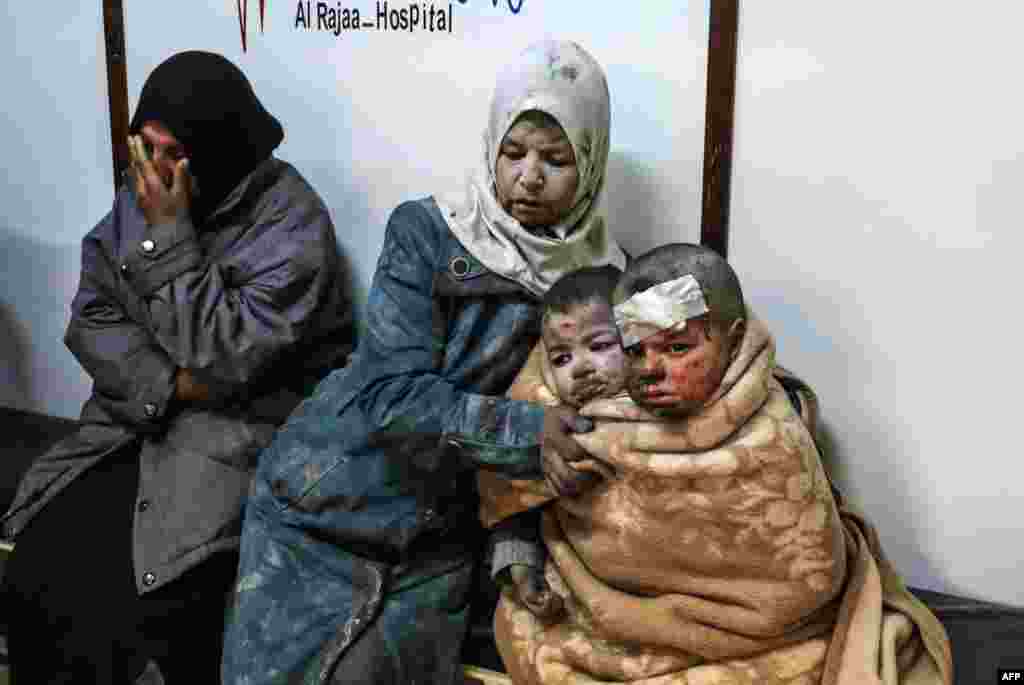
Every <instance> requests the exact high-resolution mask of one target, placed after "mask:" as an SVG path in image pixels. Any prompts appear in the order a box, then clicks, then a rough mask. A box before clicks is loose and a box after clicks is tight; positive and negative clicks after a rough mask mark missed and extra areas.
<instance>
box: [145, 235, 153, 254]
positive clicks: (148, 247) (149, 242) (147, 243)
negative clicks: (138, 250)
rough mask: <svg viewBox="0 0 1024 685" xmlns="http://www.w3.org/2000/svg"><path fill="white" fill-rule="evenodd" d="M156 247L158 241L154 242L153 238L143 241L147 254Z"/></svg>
mask: <svg viewBox="0 0 1024 685" xmlns="http://www.w3.org/2000/svg"><path fill="white" fill-rule="evenodd" d="M155 249H156V243H154V242H153V241H152V240H150V239H148V238H147V239H146V240H143V241H142V251H143V252H145V253H146V254H149V253H150V252H152V251H153V250H155Z"/></svg>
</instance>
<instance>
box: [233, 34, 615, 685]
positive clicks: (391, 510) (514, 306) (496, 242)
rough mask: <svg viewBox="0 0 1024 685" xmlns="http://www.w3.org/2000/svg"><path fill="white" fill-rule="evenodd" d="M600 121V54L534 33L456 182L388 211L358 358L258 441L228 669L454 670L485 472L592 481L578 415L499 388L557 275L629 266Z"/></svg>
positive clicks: (424, 676)
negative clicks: (617, 230)
mask: <svg viewBox="0 0 1024 685" xmlns="http://www.w3.org/2000/svg"><path fill="white" fill-rule="evenodd" d="M609 122H610V115H609V95H608V86H607V82H606V80H605V76H604V73H603V71H602V69H601V67H600V66H599V65H598V64H597V62H596V61H595V60H594V59H593V57H591V56H590V55H589V54H588V53H587V52H585V51H584V50H583V49H582V48H580V47H579V46H578V45H575V44H573V43H569V42H554V41H546V42H543V43H538V44H536V45H534V46H532V47H530V48H529V49H528V50H526V51H525V52H524V53H522V54H521V55H519V56H517V58H516V59H515V60H514V62H513V63H512V64H511V65H509V66H508V67H507V68H506V69H504V70H503V71H502V73H501V74H500V76H499V78H498V83H497V87H496V90H495V95H494V99H493V102H492V105H491V109H490V121H489V123H488V126H487V129H486V131H485V134H484V140H483V149H482V153H481V156H480V161H479V167H478V168H477V169H475V170H474V171H473V173H472V174H471V176H470V179H469V181H468V184H467V185H466V187H464V188H462V189H460V190H459V191H457V192H453V193H449V194H443V195H440V196H437V197H436V198H435V197H429V198H426V199H422V200H417V201H411V202H406V203H404V204H402V205H400V206H399V207H398V208H397V209H395V211H394V212H393V213H392V215H391V218H390V220H389V221H388V227H387V233H386V237H385V241H384V246H383V248H382V252H381V256H380V259H379V261H378V264H377V270H376V273H375V275H374V279H373V286H372V288H371V291H370V296H369V300H368V303H367V307H366V315H365V320H366V329H365V333H364V334H363V335H362V336H361V339H360V342H359V347H358V349H357V352H356V353H355V355H353V358H352V362H351V364H350V365H349V366H348V367H347V368H346V369H344V370H341V371H338V372H335V374H333V375H332V376H330V377H329V378H328V379H326V380H325V381H324V382H323V383H321V385H320V386H319V387H318V388H317V391H316V392H315V394H314V396H313V397H312V398H311V399H310V400H308V401H307V402H305V403H304V404H303V405H302V407H300V409H299V410H298V411H297V412H296V413H295V414H294V415H293V416H292V417H291V419H289V421H288V423H287V424H286V426H285V427H284V428H283V429H282V430H281V431H280V432H279V433H278V435H277V437H276V438H275V440H274V442H273V444H272V445H271V446H270V447H269V448H268V449H267V450H266V451H265V452H264V453H263V454H262V456H261V458H260V464H261V467H260V471H259V473H258V474H257V477H256V481H255V484H254V487H253V492H252V495H251V497H250V501H249V505H248V509H247V514H246V522H245V528H244V531H243V542H242V553H241V566H240V571H239V584H238V590H237V593H236V601H235V608H234V615H233V619H232V620H231V621H230V624H229V629H228V632H227V637H226V644H225V663H224V680H225V682H226V683H232V684H233V683H239V684H241V683H246V684H247V685H257V684H260V683H271V682H293V680H292V679H293V678H301V679H302V681H303V682H330V681H331V680H332V679H333V680H335V681H338V682H346V683H352V682H359V683H408V682H414V681H415V682H417V683H444V685H449V684H450V683H452V682H454V680H455V677H456V673H457V669H458V663H459V646H460V644H461V642H462V637H463V635H464V634H465V630H466V623H467V619H468V604H469V599H470V586H471V582H470V580H471V578H472V576H473V567H474V559H475V558H476V557H478V556H479V554H478V552H479V551H480V547H481V546H482V545H481V539H482V538H481V530H480V528H479V526H478V524H477V522H476V521H477V519H476V506H477V505H476V493H475V469H476V468H479V467H484V468H491V469H494V470H496V471H498V472H500V473H504V474H507V475H510V476H514V477H518V478H524V477H535V478H546V479H547V480H548V481H549V482H550V483H551V485H552V487H553V488H555V489H556V490H557V491H558V492H559V493H561V494H572V493H575V492H578V491H579V490H580V489H581V488H583V487H586V485H587V481H585V480H582V479H581V476H580V475H578V474H577V472H576V471H575V470H573V469H572V468H571V467H570V466H569V464H568V462H571V461H574V460H578V459H582V458H584V457H586V456H587V455H586V454H585V453H584V452H582V449H581V448H580V447H579V446H578V445H577V443H576V442H575V441H574V440H573V439H572V437H571V433H572V431H573V430H580V429H585V428H586V426H585V425H578V423H577V422H578V420H579V419H578V417H577V416H576V414H575V413H574V412H573V411H572V410H570V409H567V408H564V407H554V408H552V407H547V408H545V407H542V406H540V405H537V404H532V403H529V402H523V401H516V400H509V399H506V398H505V397H504V393H505V391H506V389H507V388H508V386H509V385H510V383H511V382H512V380H513V379H514V378H515V375H516V373H517V372H518V371H519V368H520V367H521V366H522V365H523V363H524V362H525V361H526V358H527V356H528V354H529V352H530V349H531V348H532V347H533V345H534V343H535V342H536V341H537V339H538V336H539V333H540V306H539V297H540V296H541V295H542V294H543V293H544V292H545V291H546V290H547V288H548V287H549V286H550V285H551V284H552V283H553V282H554V281H555V280H557V279H558V277H559V276H561V275H562V274H564V273H566V272H568V271H571V270H574V269H576V268H578V267H582V266H600V265H604V264H612V265H614V266H617V267H619V268H622V267H623V266H624V265H625V255H624V254H623V252H622V250H621V249H620V248H619V247H618V245H617V244H616V243H615V241H614V240H613V239H612V238H611V236H610V235H609V233H608V229H607V226H606V225H605V220H604V215H603V213H602V211H601V202H600V201H601V191H602V188H603V187H604V174H605V167H606V163H607V158H608V136H609Z"/></svg>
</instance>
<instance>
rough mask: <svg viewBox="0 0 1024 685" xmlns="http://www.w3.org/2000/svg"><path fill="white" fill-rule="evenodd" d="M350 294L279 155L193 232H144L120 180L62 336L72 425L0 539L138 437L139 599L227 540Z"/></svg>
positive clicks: (336, 334) (27, 480)
mask: <svg viewBox="0 0 1024 685" xmlns="http://www.w3.org/2000/svg"><path fill="white" fill-rule="evenodd" d="M346 288H347V284H346V283H345V282H344V278H343V274H342V273H341V269H340V266H339V255H338V251H337V244H336V241H335V235H334V228H333V226H332V224H331V220H330V218H329V216H328V213H327V209H326V207H325V206H324V204H323V202H322V201H321V200H320V198H319V197H318V196H317V194H316V193H315V192H314V191H313V189H312V188H310V186H309V185H308V184H307V183H306V182H305V180H304V179H303V178H302V177H301V176H300V175H299V173H298V172H297V171H296V170H295V169H294V168H292V167H291V166H290V165H289V164H287V163H285V162H283V161H280V160H278V159H274V158H269V159H267V160H266V161H265V162H263V163H262V164H260V165H259V166H258V167H257V168H256V169H255V170H254V171H252V173H250V174H249V175H248V176H246V177H245V178H244V179H243V180H242V182H241V183H240V184H239V185H238V186H237V187H236V188H235V189H234V190H233V191H232V192H231V194H229V195H228V196H227V197H226V198H225V199H224V201H223V202H222V203H221V205H220V206H219V207H218V208H217V209H216V210H215V211H214V212H213V213H212V214H211V215H210V216H209V217H208V218H207V220H206V221H205V222H204V223H203V224H202V226H201V227H199V226H195V225H193V223H192V222H191V221H189V220H184V221H182V222H180V223H175V224H165V225H159V226H155V227H153V228H148V227H147V226H146V222H145V219H144V218H143V215H142V213H141V212H140V211H139V209H138V207H137V204H136V201H135V197H134V194H133V191H132V190H131V189H130V188H128V187H125V188H122V190H121V191H120V192H119V194H118V196H117V199H116V201H115V203H114V207H113V210H112V211H111V212H110V213H109V214H108V215H107V216H106V217H105V218H104V219H103V220H102V221H100V223H99V224H98V225H97V226H96V227H95V228H94V229H93V230H92V231H91V232H90V233H89V234H88V235H87V236H86V237H85V239H84V240H83V241H82V274H81V282H80V285H79V289H78V292H77V294H76V295H75V298H74V301H73V302H72V305H71V310H72V313H71V323H70V324H69V326H68V330H67V336H66V339H65V341H66V343H67V345H68V348H69V349H70V350H71V352H72V353H73V354H74V355H75V357H76V358H77V359H78V361H79V363H80V364H81V365H82V366H83V367H84V369H85V370H86V372H87V373H89V375H90V376H92V378H93V392H92V395H91V397H90V398H89V400H88V401H87V402H86V404H85V406H84V407H83V409H82V414H81V420H82V423H83V425H82V427H81V429H80V430H78V431H77V432H76V433H74V434H73V435H71V436H70V437H68V438H67V439H65V440H62V441H61V442H59V443H58V444H56V445H55V446H54V447H53V448H52V449H51V450H50V451H49V452H47V453H46V454H45V455H43V456H42V457H41V458H40V459H38V460H37V461H36V463H34V464H33V465H32V467H31V468H30V469H29V471H28V473H27V474H26V475H25V477H24V479H23V480H22V482H21V485H20V487H19V490H18V493H17V495H16V497H15V500H14V503H13V505H12V507H11V509H10V511H9V514H8V515H7V518H8V519H9V520H7V521H6V523H5V533H6V535H8V536H10V537H16V536H17V533H18V531H19V530H21V529H22V528H24V527H25V525H26V524H27V523H28V521H29V520H30V519H31V517H32V516H33V515H34V514H35V513H36V512H37V511H39V509H40V508H41V507H43V506H45V505H46V504H47V503H48V502H49V501H51V500H52V499H53V498H54V497H55V496H58V495H59V493H60V492H61V490H62V489H63V488H64V487H65V486H67V485H68V484H69V483H71V482H72V481H73V480H75V479H76V478H78V477H79V476H80V475H81V474H82V473H83V472H84V471H85V470H86V469H88V468H90V467H91V466H92V465H93V464H95V463H97V462H98V461H100V460H102V459H103V458H104V457H106V456H107V455H110V454H112V453H113V452H115V451H116V450H118V448H120V447H123V446H125V445H127V444H128V443H131V442H137V443H138V444H139V446H140V456H139V459H140V474H139V482H138V494H137V497H136V500H137V501H136V507H135V514H134V532H133V538H132V540H133V542H132V554H133V560H134V568H135V582H136V585H137V587H138V590H139V592H143V593H145V592H150V591H152V590H155V589H157V588H159V587H161V586H163V585H164V584H166V583H168V582H170V581H171V580H173V579H174V578H176V577H177V576H179V575H180V574H181V573H183V572H184V571H185V570H187V569H189V568H191V567H192V566H194V565H196V564H198V563H199V562H201V561H202V560H203V559H205V558H207V557H208V556H210V555H211V554H214V553H215V552H218V551H220V550H225V549H231V548H235V547H237V545H238V539H239V534H240V530H241V512H242V506H243V503H244V501H245V497H246V493H247V491H248V488H249V481H250V478H251V474H252V470H253V468H254V467H255V463H256V457H257V455H258V454H259V451H260V450H261V449H262V448H263V447H264V446H266V445H267V444H269V442H270V439H271V436H272V435H273V432H274V430H275V428H276V426H277V425H278V424H280V423H281V422H282V421H283V420H284V418H285V417H286V416H287V415H288V413H289V412H290V411H291V409H292V408H293V407H294V406H295V405H296V404H297V403H298V400H299V399H300V398H301V395H302V393H303V392H306V390H307V387H312V386H313V385H315V382H316V380H318V379H319V378H320V377H322V376H323V375H324V374H325V370H326V369H329V368H330V367H332V366H335V365H337V364H339V363H340V362H342V361H343V359H344V357H345V355H346V353H347V351H348V350H349V349H350V347H351V343H352V326H351V308H350V306H349V300H348V296H347V293H346ZM178 367H184V368H188V369H190V370H192V371H193V373H194V375H195V376H196V377H197V378H198V379H199V380H200V381H202V382H205V383H208V384H210V385H211V386H212V387H213V388H214V390H215V395H216V397H215V398H214V400H212V401H211V402H209V403H208V404H206V405H198V404H189V405H179V404H177V403H175V402H174V401H172V397H173V393H174V375H175V371H176V369H177V368H178ZM97 496H102V495H97ZM126 515H127V512H126ZM15 555H17V551H16V552H15Z"/></svg>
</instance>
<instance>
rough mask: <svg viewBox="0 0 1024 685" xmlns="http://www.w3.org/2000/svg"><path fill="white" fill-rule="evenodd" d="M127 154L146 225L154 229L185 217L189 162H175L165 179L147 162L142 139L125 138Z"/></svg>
mask: <svg viewBox="0 0 1024 685" xmlns="http://www.w3.org/2000/svg"><path fill="white" fill-rule="evenodd" d="M128 151H129V153H130V155H131V163H132V177H133V178H134V179H135V196H136V198H137V201H138V203H139V209H141V210H142V213H143V215H145V217H146V223H147V224H148V225H150V226H156V225H158V224H163V223H173V222H175V221H178V220H179V219H182V218H184V217H186V216H187V215H188V211H189V207H190V206H191V204H192V175H191V174H190V173H189V170H188V160H187V159H181V160H178V161H177V162H176V163H175V164H174V166H173V171H171V176H170V178H169V179H166V180H165V179H164V178H163V177H162V176H161V174H160V172H159V171H158V169H157V166H156V165H155V164H154V163H153V160H151V159H149V155H148V154H147V153H146V146H145V143H144V142H143V140H142V137H141V136H129V137H128ZM168 184H169V185H168Z"/></svg>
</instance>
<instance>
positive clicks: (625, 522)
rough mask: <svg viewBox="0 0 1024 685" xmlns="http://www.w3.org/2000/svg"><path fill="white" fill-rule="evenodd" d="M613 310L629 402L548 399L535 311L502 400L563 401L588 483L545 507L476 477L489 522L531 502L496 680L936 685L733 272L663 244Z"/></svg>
mask: <svg viewBox="0 0 1024 685" xmlns="http://www.w3.org/2000/svg"><path fill="white" fill-rule="evenodd" d="M613 299H614V301H615V302H616V303H617V304H616V306H615V307H614V309H613V310H612V311H611V312H607V313H610V314H612V315H613V316H614V322H615V327H616V328H617V330H618V332H619V333H620V335H621V344H622V346H623V348H624V350H625V353H626V359H627V364H626V373H625V387H626V389H627V391H628V396H617V397H612V398H598V399H593V398H595V397H597V395H598V394H601V393H593V394H589V393H583V394H576V395H573V394H572V392H571V390H570V386H566V385H565V384H564V383H563V384H562V385H559V382H558V370H557V369H558V367H556V366H554V363H556V362H561V361H564V358H562V357H560V356H559V354H558V351H557V350H556V349H546V348H547V347H548V343H549V341H550V340H552V337H551V336H550V335H549V334H551V333H553V331H552V330H549V329H550V328H551V327H552V324H557V320H556V319H553V318H552V319H551V320H549V318H548V317H545V332H544V337H543V338H542V343H541V348H542V350H541V352H540V353H537V354H536V355H535V356H534V357H531V361H530V362H529V363H528V364H527V366H526V367H524V369H523V371H522V372H521V374H520V377H519V378H518V379H517V381H516V383H515V384H514V385H513V388H512V389H511V390H510V394H511V395H512V396H514V397H517V398H519V399H529V400H533V401H547V402H555V401H558V400H559V399H562V398H569V399H570V401H575V402H576V403H579V404H581V405H582V408H581V412H580V413H581V414H582V415H584V416H589V417H591V418H593V419H594V421H595V423H596V426H595V428H594V430H593V431H592V432H589V433H582V434H579V435H577V436H576V439H577V441H578V442H579V443H580V444H581V445H582V446H583V447H584V448H585V449H586V450H587V451H588V452H590V453H591V455H593V457H594V460H593V462H591V463H590V464H589V465H586V466H585V467H586V468H590V469H591V470H594V471H596V472H600V473H602V474H603V481H602V482H600V483H599V484H597V485H596V486H595V487H593V488H590V489H589V490H587V491H586V492H584V493H583V494H581V495H579V496H577V497H572V498H561V499H554V498H553V495H552V494H551V493H552V492H553V490H552V489H551V488H550V487H549V486H547V485H545V484H540V483H537V482H535V481H534V482H530V481H509V480H504V479H502V478H501V477H500V476H493V475H491V474H483V475H481V477H480V485H481V488H480V492H481V500H482V508H481V517H482V519H483V520H484V522H485V524H487V525H491V526H497V528H498V529H499V530H500V529H501V526H502V525H507V524H502V523H501V522H502V521H506V522H507V521H510V520H515V519H516V517H520V516H523V513H522V512H524V511H527V510H529V509H531V508H533V509H535V508H538V507H543V524H542V528H543V541H544V545H545V547H546V550H547V553H548V555H549V557H548V559H547V561H546V563H545V564H544V571H543V577H542V579H539V578H538V574H537V573H533V572H531V571H530V570H529V569H530V568H531V565H530V563H529V561H528V560H526V559H521V560H518V561H525V562H526V563H514V564H512V565H511V566H510V567H509V568H510V570H509V572H508V575H509V583H508V584H507V586H506V587H507V589H506V591H505V592H503V594H502V598H501V600H500V602H499V605H498V609H497V611H496V614H495V636H496V639H497V643H498V648H499V651H500V653H501V655H502V658H503V660H504V662H505V665H506V668H507V669H508V672H509V674H510V675H511V676H512V678H513V681H514V682H516V683H524V684H525V683H537V684H538V685H539V684H541V683H556V682H557V683H563V682H571V683H574V684H579V683H598V682H607V681H615V682H631V683H648V684H650V685H654V684H655V683H657V684H658V685H672V684H680V685H682V684H687V685H689V684H696V683H716V684H723V685H731V684H733V683H736V684H739V683H753V684H757V685H775V684H781V683H791V684H794V685H796V684H800V685H810V684H812V683H829V684H832V683H841V684H843V685H853V684H854V683H858V684H859V683H887V684H890V683H891V684H896V683H908V684H909V683H913V684H915V685H916V684H921V685H924V684H925V683H950V682H951V678H952V664H951V656H950V650H949V644H948V639H947V638H946V635H945V632H944V630H943V629H942V626H941V624H939V623H938V621H937V620H936V619H935V617H934V616H933V615H932V614H931V613H930V612H928V610H927V609H926V608H925V607H924V606H923V605H922V604H920V602H917V601H916V600H915V599H914V598H913V596H912V595H910V594H909V593H908V592H907V591H906V588H905V587H904V586H903V584H902V581H901V580H900V579H899V576H898V575H897V574H896V573H895V572H894V571H893V570H892V568H891V567H890V566H889V565H888V563H887V562H886V561H885V558H884V556H883V555H882V552H881V549H880V548H879V546H878V540H877V535H876V534H875V532H874V529H873V528H872V527H871V526H870V524H869V523H867V522H866V521H865V520H864V519H863V517H859V516H858V515H856V514H854V513H852V512H850V511H847V510H846V509H843V510H840V509H839V508H838V507H837V505H836V502H835V500H834V499H833V495H832V492H831V490H830V487H829V484H828V480H827V478H826V475H825V473H824V470H823V468H822V465H821V460H820V456H819V454H818V452H817V449H816V447H815V445H814V442H813V440H812V438H811V435H810V433H809V431H808V429H807V426H805V425H804V423H803V421H801V419H800V417H799V416H798V415H797V414H796V412H795V410H794V407H793V405H792V404H791V402H790V400H789V398H788V397H787V395H786V393H785V391H784V390H783V389H782V387H781V386H780V384H779V382H778V381H777V380H776V379H775V378H774V376H773V369H774V342H773V339H772V337H771V335H770V333H769V332H768V330H767V329H766V327H765V326H764V324H763V323H762V322H760V320H758V319H757V318H756V317H754V316H753V314H752V313H751V312H750V311H749V310H748V309H747V308H746V306H745V304H744V300H743V295H742V291H741V288H740V284H739V281H738V279H737V278H736V275H735V273H734V272H733V270H732V269H731V267H729V265H728V264H727V263H726V262H725V261H724V260H723V259H721V258H720V257H718V255H716V254H715V253H714V252H712V251H710V250H707V249H705V248H701V247H699V246H694V245H684V244H675V245H668V246H664V247H661V248H657V249H655V250H653V251H652V252H650V253H648V254H646V255H644V256H642V257H640V258H639V259H637V260H636V261H634V262H633V263H632V264H631V265H630V266H629V267H628V269H627V271H626V273H625V274H624V275H623V277H622V278H621V279H620V281H619V283H618V286H617V287H616V289H615V294H614V298H613ZM597 309H599V308H594V307H591V313H592V314H594V316H593V317H591V318H592V319H593V318H595V317H596V314H597ZM574 312H575V314H576V319H577V321H576V326H577V328H576V330H582V329H583V326H582V325H580V324H582V323H583V322H584V320H585V318H586V317H585V316H583V313H582V310H581V309H580V308H578V307H577V308H575V309H570V310H569V312H568V314H570V315H572V314H573V313H574ZM605 323H606V324H607V320H606V321H605ZM591 325H592V326H598V327H599V325H598V324H597V323H596V322H594V321H592V322H591ZM570 328H571V327H570ZM579 344H583V341H582V340H580V341H579ZM580 377H581V378H582V373H581V375H580ZM595 387H596V385H595ZM604 390H605V391H609V392H611V391H613V390H614V389H613V388H612V385H611V384H606V385H605V386H604ZM578 467H580V468H584V466H583V465H579V464H578ZM506 561H507V560H506Z"/></svg>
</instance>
